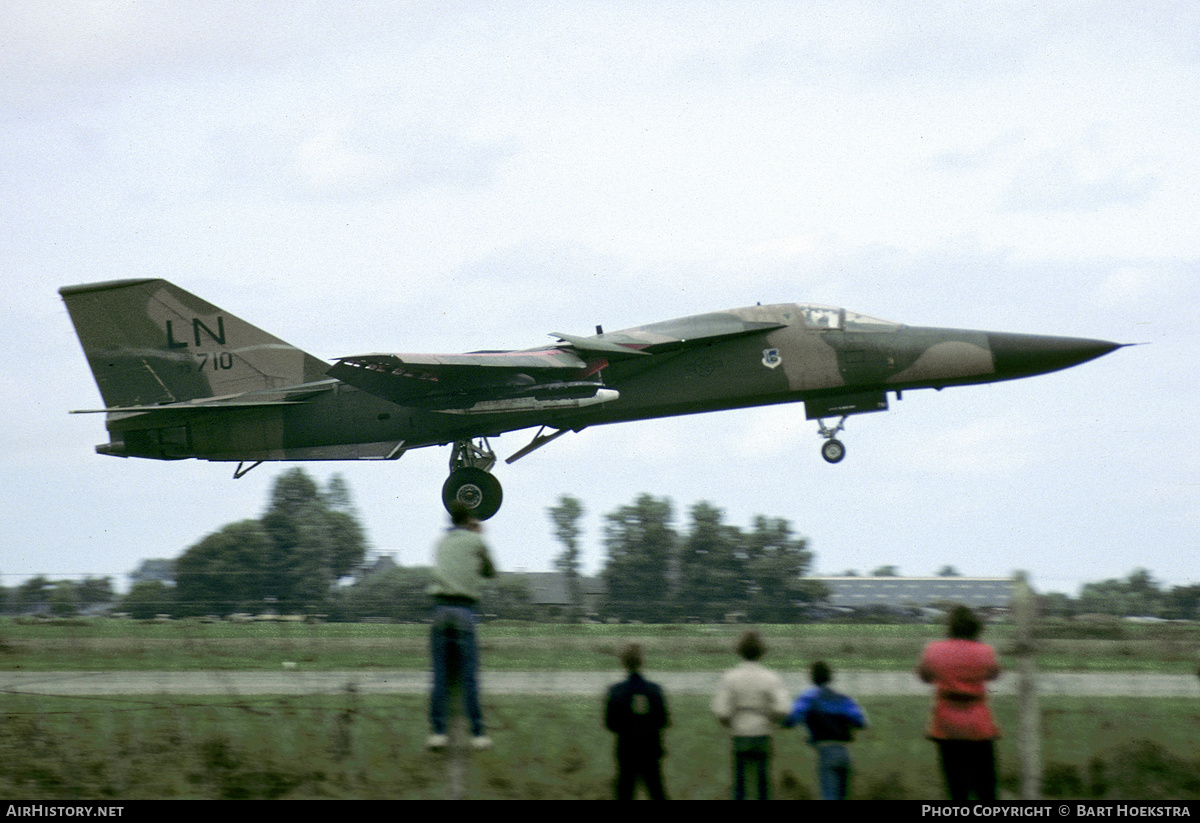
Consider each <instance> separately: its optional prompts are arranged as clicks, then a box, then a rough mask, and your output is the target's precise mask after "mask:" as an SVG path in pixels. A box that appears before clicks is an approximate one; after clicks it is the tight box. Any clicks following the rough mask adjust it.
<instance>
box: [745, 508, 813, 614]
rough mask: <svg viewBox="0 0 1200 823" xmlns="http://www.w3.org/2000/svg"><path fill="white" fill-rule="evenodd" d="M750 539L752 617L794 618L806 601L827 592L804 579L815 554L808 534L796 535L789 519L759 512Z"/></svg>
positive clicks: (748, 538) (748, 560)
mask: <svg viewBox="0 0 1200 823" xmlns="http://www.w3.org/2000/svg"><path fill="white" fill-rule="evenodd" d="M746 542H747V551H746V554H747V563H746V569H747V574H748V578H749V592H748V595H749V597H748V599H749V608H748V609H747V612H748V613H749V616H750V619H751V620H754V621H756V622H760V623H788V622H792V621H794V620H796V619H798V618H799V617H800V616H801V614H802V611H803V608H804V606H805V605H807V604H809V603H812V602H815V601H817V600H820V599H822V598H824V597H826V596H827V592H826V591H825V587H824V586H822V585H821V584H819V583H816V582H814V581H811V580H805V579H804V578H805V576H806V575H807V574H808V570H809V568H810V566H811V565H812V559H813V555H812V552H811V551H809V549H808V542H807V541H806V540H804V538H801V537H793V536H792V527H791V524H790V523H788V521H787V520H785V519H783V518H779V517H775V518H770V517H764V516H763V515H758V516H756V517H755V518H754V528H753V530H752V531H751V532H750V533H749V535H747V541H746Z"/></svg>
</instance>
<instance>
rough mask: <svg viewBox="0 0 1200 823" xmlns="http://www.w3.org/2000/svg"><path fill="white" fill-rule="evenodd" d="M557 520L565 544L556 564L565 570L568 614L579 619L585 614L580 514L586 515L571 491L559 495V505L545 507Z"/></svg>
mask: <svg viewBox="0 0 1200 823" xmlns="http://www.w3.org/2000/svg"><path fill="white" fill-rule="evenodd" d="M546 513H547V514H549V515H550V521H551V522H552V523H553V524H554V536H555V537H556V538H557V539H558V542H560V543H562V544H563V550H562V553H561V554H560V555H559V556H558V557H556V558H554V568H556V569H558V571H559V572H561V573H562V575H563V577H564V579H565V580H566V583H567V596H568V597H569V598H570V601H571V602H570V606H569V609H568V612H567V618H568V620H570V621H571V622H572V623H576V622H578V621H579V620H580V618H582V617H583V587H582V586H581V585H580V582H579V566H580V563H579V535H580V534H582V530H581V529H580V528H579V518H580V517H582V516H583V505H582V504H581V503H580V502H579V501H578V500H576V499H575V498H574V497H571V496H570V495H567V494H564V495H563V496H562V497H560V498H559V499H558V505H557V506H551V507H550V508H548V509H546Z"/></svg>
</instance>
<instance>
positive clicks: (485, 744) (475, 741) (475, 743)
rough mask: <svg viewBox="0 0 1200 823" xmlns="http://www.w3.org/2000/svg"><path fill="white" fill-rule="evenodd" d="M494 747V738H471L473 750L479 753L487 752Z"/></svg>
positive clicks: (483, 736) (478, 736)
mask: <svg viewBox="0 0 1200 823" xmlns="http://www.w3.org/2000/svg"><path fill="white" fill-rule="evenodd" d="M491 747H492V738H490V737H488V736H487V735H486V734H480V735H476V736H475V737H472V738H471V748H472V749H474V750H475V751H477V752H486V751H487V750H488V749H490V748H491Z"/></svg>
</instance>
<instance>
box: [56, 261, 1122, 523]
mask: <svg viewBox="0 0 1200 823" xmlns="http://www.w3.org/2000/svg"><path fill="white" fill-rule="evenodd" d="M59 293H60V294H61V295H62V298H63V300H64V301H65V302H66V305H67V309H68V311H69V312H70V315H71V320H72V322H73V323H74V324H75V331H76V333H77V334H78V335H79V340H80V343H81V344H82V345H83V350H84V352H85V353H86V355H87V358H88V363H89V364H90V366H91V369H92V373H93V374H94V375H95V378H96V383H97V385H98V386H99V388H100V394H101V397H102V398H103V400H104V408H103V409H95V410H93V411H95V412H98V413H104V414H105V415H106V416H107V427H108V433H109V438H110V442H108V443H105V444H102V445H100V446H97V447H96V451H97V452H99V453H100V454H110V455H117V456H120V457H149V458H155V459H159V460H175V459H181V458H187V457H195V458H200V459H202V460H224V461H234V462H237V463H239V466H238V467H237V469H236V470H235V472H234V476H235V477H240V476H242V475H243V474H245V473H246V472H247V471H249V470H250V469H252V468H254V467H255V466H257V465H258V464H260V463H261V462H263V461H267V460H395V459H397V458H399V457H400V456H401V455H403V454H404V453H405V452H406V451H408V450H410V449H416V448H421V447H423V446H438V445H453V452H452V456H451V458H450V477H449V479H448V480H447V481H446V483H445V485H444V487H443V489H442V497H443V500H444V501H445V503H446V505H447V506H449V505H450V504H451V503H453V502H454V501H461V502H464V503H466V504H467V505H469V506H472V507H474V509H475V511H476V515H477V517H479V518H480V519H486V518H488V517H491V516H492V515H493V514H495V513H496V511H497V510H498V509H499V508H500V502H501V489H500V483H499V481H497V480H496V478H495V477H494V476H493V475H492V474H491V469H492V467H493V466H494V465H495V463H496V454H495V452H493V451H492V448H491V446H490V444H489V442H488V439H489V438H492V437H498V436H499V435H500V434H502V433H504V432H509V431H515V430H518V429H531V428H534V427H539V429H538V431H537V432H536V433H535V434H534V435H533V437H532V439H531V441H530V442H529V444H528V445H527V446H525V447H524V448H523V449H521V450H520V451H518V452H517V453H516V454H514V455H512V456H511V457H509V458H508V461H507V462H509V463H512V462H513V461H514V460H517V459H519V458H521V457H524V456H525V455H527V454H529V453H530V452H531V451H533V450H534V449H536V448H539V447H540V446H543V445H545V444H546V443H549V442H550V441H551V440H553V439H555V438H556V437H558V436H560V435H562V434H564V433H566V432H569V431H571V432H578V431H581V430H582V429H585V428H588V427H589V426H598V425H602V424H606V423H620V422H624V421H628V420H644V419H648V418H655V417H670V416H673V415H683V414H693V413H697V412H711V411H720V410H722V409H737V408H745V407H749V406H763V405H768V404H774V403H791V402H803V403H804V406H805V410H806V413H807V417H808V419H810V420H817V421H818V425H819V433H820V435H821V437H823V438H824V440H825V442H824V444H823V446H822V448H821V453H822V455H823V456H824V458H825V459H826V460H827V461H829V462H830V463H837V462H838V461H840V460H841V459H842V458H843V456H844V455H845V447H844V446H843V445H842V443H841V442H840V441H839V440H837V439H836V435H837V434H838V433H839V432H840V431H842V429H843V424H844V423H845V420H846V417H847V416H849V415H852V414H862V413H865V412H876V411H883V410H886V409H887V407H888V394H889V393H890V392H895V393H896V395H897V397H899V396H900V393H901V392H903V391H905V390H907V389H923V388H934V389H941V388H944V387H946V386H962V385H971V384H977V383H992V382H995V381H999V380H1011V379H1014V378H1018V377H1028V376H1030V375H1034V374H1041V373H1044V372H1050V371H1055V370H1057V369H1064V368H1067V367H1069V366H1074V365H1077V364H1079V363H1083V362H1085V361H1087V360H1091V359H1093V358H1096V357H1099V356H1101V355H1103V354H1107V353H1109V352H1111V351H1113V350H1114V349H1116V348H1119V347H1120V345H1121V344H1118V343H1110V342H1107V341H1103V340H1086V339H1079V338H1072V337H1046V336H1041V335H1030V334H1009V333H1004V332H984V331H964V330H959V329H941V328H921V327H911V326H905V325H902V324H900V323H891V322H888V321H885V320H879V319H876V318H874V317H867V316H865V315H861V314H857V313H855V312H852V311H847V310H846V309H841V308H835V307H830V306H818V305H808V304H793V303H785V304H779V305H771V306H762V305H759V306H751V307H749V308H743V309H731V310H729V311H720V312H713V313H712V314H702V315H697V316H694V317H684V318H681V319H678V320H668V321H665V322H661V323H652V324H650V325H648V326H639V327H637V328H632V329H626V330H624V331H616V332H607V333H605V332H603V331H602V330H601V329H600V327H597V328H596V334H594V335H588V336H582V335H573V334H558V333H556V334H553V335H552V336H553V337H554V338H555V339H556V340H557V341H558V342H556V343H555V344H553V345H547V346H543V347H540V348H533V349H527V350H523V351H480V352H471V353H467V354H362V355H355V356H352V357H341V358H338V359H337V360H336V362H334V364H333V366H332V367H331V366H330V365H329V364H328V363H325V362H324V361H322V360H319V359H317V358H315V357H313V356H311V355H309V354H307V353H306V352H304V351H301V350H300V349H298V348H296V347H295V346H291V345H289V344H287V343H285V342H283V341H282V340H280V339H279V338H277V337H274V336H273V335H270V334H268V333H267V332H265V331H262V330H261V329H258V328H256V327H254V326H252V325H250V324H249V323H247V322H245V321H244V320H241V319H240V318H238V317H236V316H234V315H232V314H230V313H229V312H227V311H224V310H223V309H220V308H217V307H216V306H214V305H212V304H211V303H208V302H206V301H204V300H202V299H200V298H199V297H196V296H195V295H193V294H190V293H188V292H186V291H184V290H183V289H181V288H179V287H177V286H174V285H172V284H171V283H168V282H166V281H165V280H119V281H113V282H107V283H94V284H89V285H83V286H69V287H65V288H62V289H60V290H59ZM826 419H831V420H835V421H836V423H834V424H832V425H830V424H826V422H825V421H826Z"/></svg>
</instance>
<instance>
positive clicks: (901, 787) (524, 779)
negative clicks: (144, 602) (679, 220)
mask: <svg viewBox="0 0 1200 823" xmlns="http://www.w3.org/2000/svg"><path fill="white" fill-rule="evenodd" d="M3 701H4V721H3V724H2V725H0V797H3V798H5V799H15V798H24V799H55V800H69V799H101V800H103V799H126V800H132V799H139V798H159V799H161V798H168V799H169V798H178V799H182V798H212V799H222V798H224V799H237V798H293V799H301V798H330V799H334V798H347V799H348V798H379V799H433V798H440V797H442V796H443V792H444V786H445V763H444V760H443V759H442V758H441V757H440V756H434V755H430V754H427V753H425V752H423V751H422V749H421V744H422V741H423V740H424V737H425V734H426V733H427V728H426V721H425V700H424V699H423V698H421V697H417V696H407V695H401V696H391V697H384V696H362V695H358V696H356V695H352V694H346V695H341V696H327V697H306V698H288V699H284V698H274V697H263V698H254V699H247V698H187V699H184V698H164V697H161V696H158V697H149V696H147V697H123V698H114V699H104V700H78V699H63V698H32V697H25V696H21V697H16V696H7V697H5V698H3ZM862 702H863V705H864V707H865V709H866V711H867V713H868V716H869V718H870V721H871V729H870V730H869V731H867V732H865V733H864V734H862V735H861V736H860V738H859V740H858V742H856V743H855V744H854V746H853V757H854V766H855V774H854V778H853V782H852V789H851V794H852V796H853V797H857V798H873V799H940V798H941V797H942V796H943V795H942V789H941V785H940V782H939V776H938V772H937V764H936V757H935V753H934V748H933V745H932V744H931V743H929V742H928V741H926V740H924V739H923V737H922V733H923V725H924V720H925V713H926V711H927V708H928V706H927V701H925V700H924V699H921V698H902V697H894V698H881V697H876V698H865V699H863V701H862ZM995 708H996V713H997V716H998V718H999V721H1000V723H1001V724H1002V725H1003V726H1004V727H1006V728H1008V729H1010V730H1011V729H1015V727H1016V718H1015V715H1014V713H1015V705H1014V701H1012V700H1003V699H1002V700H998V701H996V704H995ZM670 709H671V713H672V719H673V723H672V728H671V729H670V731H669V732H668V734H667V749H668V755H667V758H666V760H665V762H664V772H665V775H666V780H667V786H668V790H669V792H670V794H671V796H672V797H673V798H676V799H696V800H700V799H719V798H724V797H726V796H727V795H728V792H729V781H730V776H729V770H730V769H729V754H728V749H729V745H728V741H727V740H726V738H725V737H724V735H723V733H722V732H721V731H720V729H719V728H718V727H717V725H716V723H715V722H714V721H713V719H712V717H711V716H710V714H709V711H708V703H707V699H705V698H702V697H676V698H672V699H671V700H670ZM485 712H486V715H487V717H488V719H489V722H490V724H491V734H492V737H493V739H494V741H495V744H496V746H495V749H494V750H493V751H491V752H487V753H483V754H477V755H473V757H472V765H471V769H470V774H469V781H468V796H469V797H471V798H480V799H487V798H493V799H601V798H607V797H609V796H611V780H612V773H613V767H612V756H611V746H612V741H611V737H610V735H609V734H608V733H607V732H605V731H604V730H603V729H602V728H601V725H600V713H601V707H600V701H599V699H598V698H522V697H490V698H487V699H486V701H485ZM1042 717H1043V723H1044V730H1043V731H1044V739H1045V751H1044V754H1043V758H1044V763H1045V766H1046V768H1045V774H1046V796H1048V797H1072V798H1089V797H1106V798H1121V799H1135V798H1137V799H1187V798H1198V797H1200V762H1198V761H1200V743H1198V742H1197V741H1200V716H1198V715H1197V712H1196V707H1195V706H1194V705H1192V704H1191V702H1190V701H1183V700H1173V699H1162V700H1134V699H1107V700H1095V699H1092V700H1087V701H1083V700H1074V699H1067V698H1060V699H1054V700H1046V701H1044V703H1043V713H1042ZM1014 745H1015V744H1014V742H1013V740H1012V738H1011V737H1006V738H1004V739H1003V740H1001V741H1000V743H999V760H1000V770H1001V784H1002V787H1003V790H1004V791H1006V792H1008V793H1012V792H1015V790H1016V785H1017V777H1016V755H1015V750H1014ZM774 778H775V793H776V796H777V797H779V798H793V799H805V798H811V797H813V796H814V794H815V790H816V782H815V778H814V756H813V753H812V752H811V750H810V749H809V748H808V747H807V746H805V745H804V743H803V738H802V736H801V734H800V733H799V732H796V731H780V732H778V733H777V734H776V736H775V752H774Z"/></svg>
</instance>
